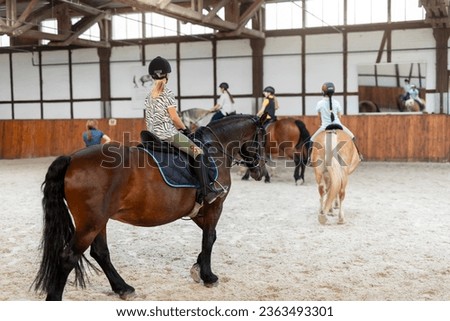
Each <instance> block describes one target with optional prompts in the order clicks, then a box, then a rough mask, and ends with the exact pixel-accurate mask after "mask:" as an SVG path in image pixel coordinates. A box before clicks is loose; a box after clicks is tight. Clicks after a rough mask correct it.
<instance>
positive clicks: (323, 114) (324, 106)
mask: <svg viewBox="0 0 450 321" xmlns="http://www.w3.org/2000/svg"><path fill="white" fill-rule="evenodd" d="M328 85H329V86H328ZM324 86H325V87H326V88H325V87H324ZM328 87H330V88H331V87H333V89H332V91H333V93H334V85H333V84H332V83H325V84H324V85H323V86H322V94H323V95H324V97H323V98H322V99H321V100H320V101H319V102H318V103H317V105H316V111H317V112H318V113H319V115H320V120H321V125H320V127H319V129H318V130H317V131H316V132H315V133H314V135H312V137H311V140H312V141H314V138H316V137H317V135H318V134H319V133H321V132H323V131H324V130H325V128H327V126H328V125H331V124H337V125H340V126H342V129H343V130H344V132H346V133H347V134H348V135H349V136H350V137H351V138H352V139H353V138H354V137H355V135H353V133H352V132H351V131H350V129H348V128H347V127H345V126H344V125H343V124H342V123H341V120H340V117H341V115H342V113H343V110H342V107H341V104H340V103H339V102H338V101H337V100H336V99H333V98H331V95H332V93H331V94H330V91H331V89H328ZM329 94H330V96H328V95H329ZM330 101H331V110H330ZM332 115H333V116H332ZM332 118H333V119H332Z"/></svg>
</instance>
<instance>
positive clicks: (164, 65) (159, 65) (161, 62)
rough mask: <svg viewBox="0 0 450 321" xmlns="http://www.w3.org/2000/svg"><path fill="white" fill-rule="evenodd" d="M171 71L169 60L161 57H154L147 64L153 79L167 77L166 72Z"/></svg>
mask: <svg viewBox="0 0 450 321" xmlns="http://www.w3.org/2000/svg"><path fill="white" fill-rule="evenodd" d="M171 71H172V68H171V67H170V64H169V62H168V61H167V59H164V58H163V57H160V56H158V57H156V58H155V59H153V60H152V61H151V62H150V65H149V66H148V73H149V74H150V76H151V77H152V78H153V79H164V78H167V74H169V73H170V72H171Z"/></svg>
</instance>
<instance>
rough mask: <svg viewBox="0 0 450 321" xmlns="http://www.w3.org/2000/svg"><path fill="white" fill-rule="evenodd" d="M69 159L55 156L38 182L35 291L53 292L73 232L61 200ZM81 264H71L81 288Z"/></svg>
mask: <svg viewBox="0 0 450 321" xmlns="http://www.w3.org/2000/svg"><path fill="white" fill-rule="evenodd" d="M70 162H71V158H70V157H69V156H59V157H58V158H57V159H55V160H54V161H53V163H52V164H51V165H50V167H49V168H48V171H47V174H46V176H45V180H44V182H43V183H42V190H43V194H44V197H43V198H42V207H43V211H44V222H43V235H42V240H41V245H40V249H41V251H42V261H41V265H40V268H39V271H38V274H37V276H36V278H35V280H34V282H33V284H34V289H35V291H41V292H46V293H51V292H53V289H54V287H55V284H54V283H55V280H60V279H61V278H60V275H61V273H62V271H61V269H62V265H63V263H62V262H63V256H64V255H65V254H66V253H65V252H66V251H67V250H68V249H69V246H70V242H71V240H72V237H73V235H74V233H75V227H74V224H73V222H72V218H71V216H70V214H69V210H68V209H67V206H66V203H65V201H64V198H65V195H64V177H65V175H66V171H67V168H68V167H69V165H70ZM83 270H84V269H83V265H82V264H80V262H78V263H76V264H75V272H76V273H75V282H76V283H77V284H80V285H81V286H82V287H84V284H85V282H84V276H83V274H84V272H83Z"/></svg>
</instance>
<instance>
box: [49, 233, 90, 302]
mask: <svg viewBox="0 0 450 321" xmlns="http://www.w3.org/2000/svg"><path fill="white" fill-rule="evenodd" d="M91 242H92V239H90V238H88V237H87V233H83V232H81V231H76V234H75V236H74V238H73V239H72V241H71V242H70V246H67V247H66V248H65V249H64V251H63V252H62V253H61V259H60V261H59V262H58V263H57V264H58V267H57V270H58V273H57V275H55V278H54V282H53V284H54V286H53V287H52V289H50V290H49V291H48V292H47V298H46V300H47V301H55V300H57V301H60V300H62V295H63V292H64V288H65V286H66V283H67V278H68V276H69V274H70V272H72V270H73V269H75V270H76V274H75V282H77V283H78V284H79V285H80V286H81V287H84V286H85V281H84V267H83V264H81V260H83V253H84V252H85V251H86V250H87V248H88V247H89V245H90V243H91Z"/></svg>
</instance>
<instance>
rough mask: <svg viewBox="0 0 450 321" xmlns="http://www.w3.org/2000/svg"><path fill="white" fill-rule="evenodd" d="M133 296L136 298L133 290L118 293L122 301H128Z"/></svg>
mask: <svg viewBox="0 0 450 321" xmlns="http://www.w3.org/2000/svg"><path fill="white" fill-rule="evenodd" d="M134 296H136V292H135V291H134V288H131V289H129V290H127V291H124V292H121V293H119V297H120V298H121V299H122V300H128V299H130V298H132V297H134Z"/></svg>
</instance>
